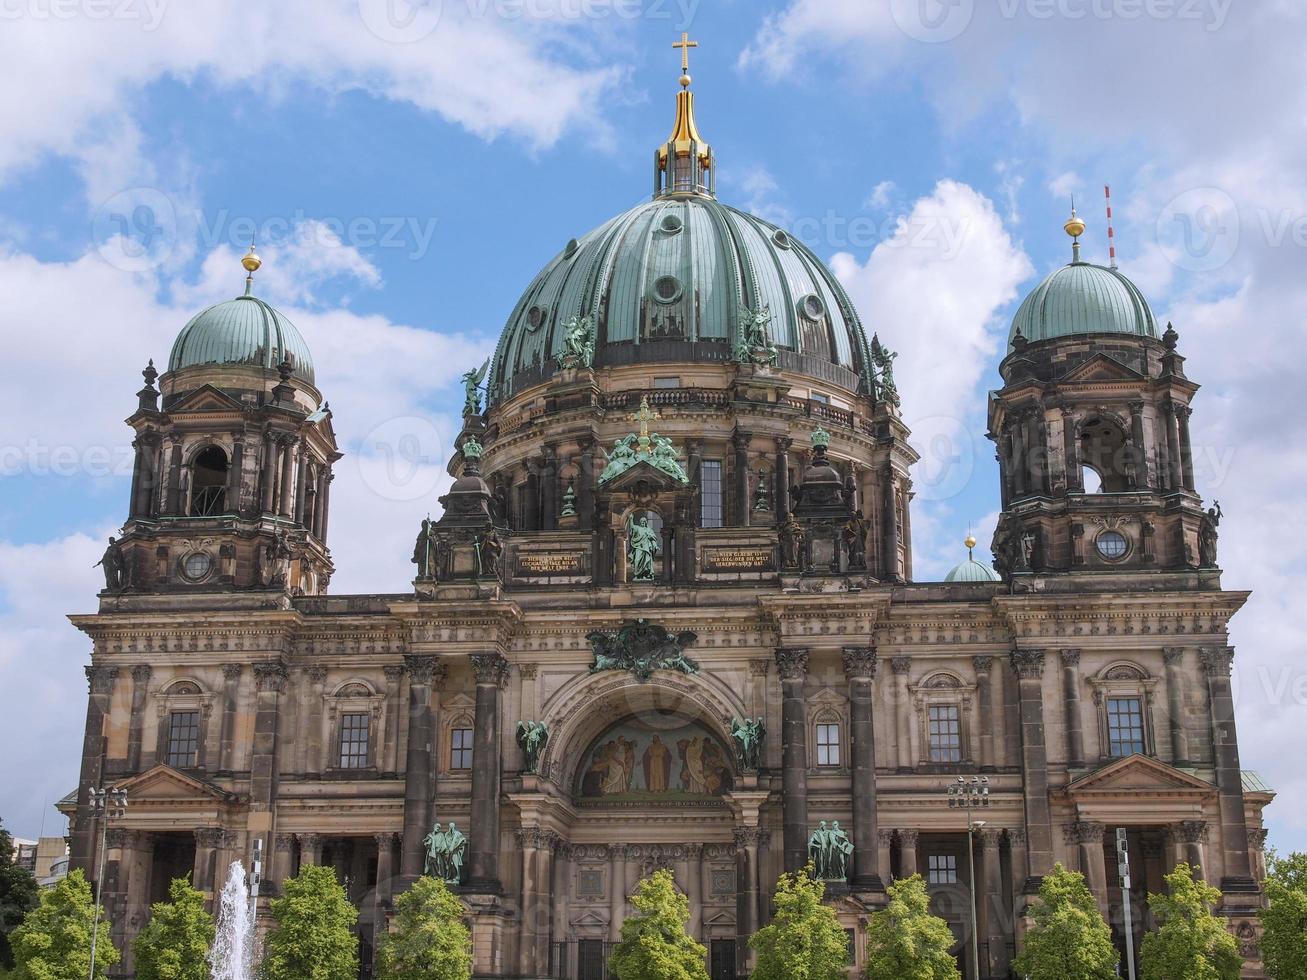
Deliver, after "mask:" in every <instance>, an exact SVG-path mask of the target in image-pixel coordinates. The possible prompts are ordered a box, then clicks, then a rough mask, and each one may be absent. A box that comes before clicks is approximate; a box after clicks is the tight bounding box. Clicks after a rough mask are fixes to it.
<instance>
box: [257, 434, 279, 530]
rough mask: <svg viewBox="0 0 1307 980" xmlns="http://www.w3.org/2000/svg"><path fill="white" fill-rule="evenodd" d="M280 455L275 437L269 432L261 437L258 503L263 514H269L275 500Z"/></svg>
mask: <svg viewBox="0 0 1307 980" xmlns="http://www.w3.org/2000/svg"><path fill="white" fill-rule="evenodd" d="M280 453H281V446H280V445H279V443H278V442H277V437H276V435H274V434H273V433H272V432H271V431H269V432H265V433H264V435H263V475H262V477H261V478H260V480H261V486H260V487H259V503H260V506H261V508H262V510H263V513H265V514H270V513H272V509H273V506H274V504H275V503H276V500H275V498H274V496H273V495H274V492H275V490H276V484H277V459H278V456H279V455H280Z"/></svg>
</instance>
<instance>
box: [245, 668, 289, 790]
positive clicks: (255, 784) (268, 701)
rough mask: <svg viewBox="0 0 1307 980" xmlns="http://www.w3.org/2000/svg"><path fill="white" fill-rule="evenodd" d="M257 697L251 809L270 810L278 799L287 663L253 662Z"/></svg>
mask: <svg viewBox="0 0 1307 980" xmlns="http://www.w3.org/2000/svg"><path fill="white" fill-rule="evenodd" d="M254 682H255V690H256V692H257V694H256V700H255V712H254V745H253V755H252V756H251V761H250V809H251V810H265V811H266V810H271V809H272V808H273V804H274V803H275V801H276V799H277V715H278V709H279V707H280V702H281V694H282V692H283V691H284V690H285V688H286V665H285V664H284V663H282V662H281V661H280V660H265V661H262V662H260V663H256V664H255V665H254Z"/></svg>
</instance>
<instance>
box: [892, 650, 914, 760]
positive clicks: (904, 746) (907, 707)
mask: <svg viewBox="0 0 1307 980" xmlns="http://www.w3.org/2000/svg"><path fill="white" fill-rule="evenodd" d="M890 669H891V670H893V671H894V741H895V742H897V743H898V748H899V753H898V754H899V760H898V761H899V766H898V768H899V772H911V771H912V766H913V762H914V760H913V758H912V700H911V698H910V697H909V695H908V671H909V670H911V669H912V659H911V658H910V657H895V658H893V659H892V660H891V661H890Z"/></svg>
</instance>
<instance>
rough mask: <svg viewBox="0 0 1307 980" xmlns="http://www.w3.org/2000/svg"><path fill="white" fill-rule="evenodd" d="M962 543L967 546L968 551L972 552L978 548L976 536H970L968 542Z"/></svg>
mask: <svg viewBox="0 0 1307 980" xmlns="http://www.w3.org/2000/svg"><path fill="white" fill-rule="evenodd" d="M962 543H963V544H965V545H966V546H967V550H968V551H970V550H971V549H972V548H974V547H975V546H976V536H975V535H974V534H968V535H967V540H965V541H963V542H962Z"/></svg>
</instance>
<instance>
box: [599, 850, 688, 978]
mask: <svg viewBox="0 0 1307 980" xmlns="http://www.w3.org/2000/svg"><path fill="white" fill-rule="evenodd" d="M674 882H675V879H673V878H672V873H671V872H670V871H668V870H667V869H665V868H664V869H662V870H660V871H655V872H654V873H653V874H652V875H650V876H649V877H648V878H645V879H643V880H642V881H641V882H640V884H639V885H638V886H637V887H636V890H635V894H634V895H632V896H631V904H632V905H634V906H635V915H632V916H628V917H627V919H626V921H625V922H623V923H622V940H621V942H619V943H618V944H617V948H616V949H614V950H613V955H612V958H611V960H610V961H609V964H608V967H609V969H610V970H611V971H612V972H613V975H614V976H616V977H617V980H708V969H707V966H706V963H707V958H708V950H706V949H705V948H704V947H703V946H702V945H700V944H699V943H697V942H695V941H694V940H693V939H692V938H691V937H690V935H689V933H687V932H686V931H685V925H686V923H687V922H689V921H690V903H689V902H688V901H687V900H686V898H685V896H684V895H682V894H680V893H679V892H678V891H677V890H676V885H675V883H674Z"/></svg>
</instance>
